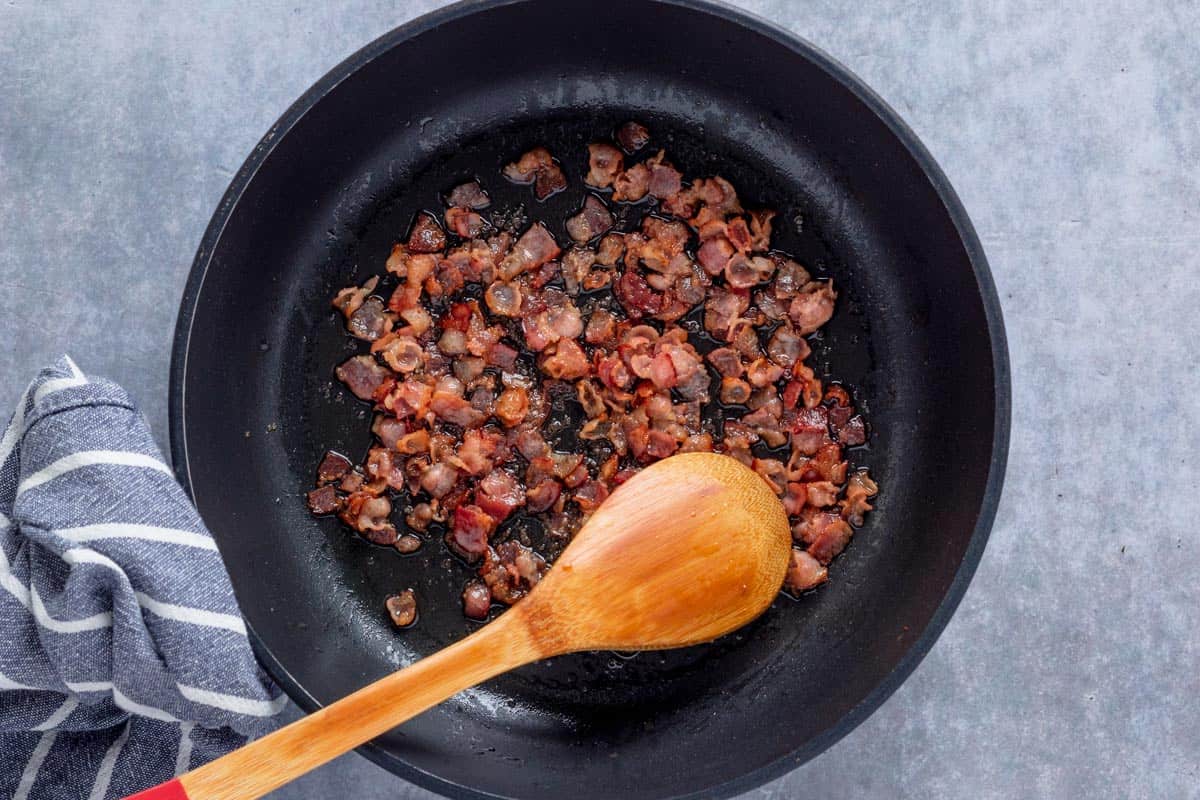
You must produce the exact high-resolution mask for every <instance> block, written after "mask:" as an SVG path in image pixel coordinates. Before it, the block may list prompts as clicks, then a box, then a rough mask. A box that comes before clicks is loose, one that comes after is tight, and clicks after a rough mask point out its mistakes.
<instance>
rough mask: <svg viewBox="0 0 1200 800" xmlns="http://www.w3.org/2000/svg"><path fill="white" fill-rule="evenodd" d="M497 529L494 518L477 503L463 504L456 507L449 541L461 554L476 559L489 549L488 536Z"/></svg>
mask: <svg viewBox="0 0 1200 800" xmlns="http://www.w3.org/2000/svg"><path fill="white" fill-rule="evenodd" d="M495 530H496V520H494V519H492V517H491V516H489V515H488V514H487V513H485V512H484V510H483V509H482V508H480V507H479V506H477V505H462V506H459V507H458V508H456V509H454V521H453V523H452V524H451V527H450V536H449V538H448V540H447V541H448V543H449V544H450V546H451V547H453V548H454V549H455V550H456V551H457V552H458V554H459V555H461V556H463V557H464V558H467V559H470V560H472V561H473V560H475V559H477V558H478V557H479V556H481V555H483V554H484V552H485V551H486V550H487V549H488V537H489V536H491V535H492V532H493V531H495Z"/></svg>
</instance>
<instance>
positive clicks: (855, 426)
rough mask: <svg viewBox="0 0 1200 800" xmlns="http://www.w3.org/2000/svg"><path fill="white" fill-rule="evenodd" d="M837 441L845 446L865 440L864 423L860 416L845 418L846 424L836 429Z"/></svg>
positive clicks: (858, 443) (855, 444)
mask: <svg viewBox="0 0 1200 800" xmlns="http://www.w3.org/2000/svg"><path fill="white" fill-rule="evenodd" d="M837 439H838V441H839V442H840V443H841V444H842V445H844V446H846V447H855V446H857V445H860V444H863V443H865V442H866V441H867V428H866V423H864V422H863V418H862V417H860V416H857V415H856V416H853V417H851V418H850V419H848V420H846V424H845V425H843V426H841V427H840V428H838V429H837Z"/></svg>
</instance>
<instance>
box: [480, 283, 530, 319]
mask: <svg viewBox="0 0 1200 800" xmlns="http://www.w3.org/2000/svg"><path fill="white" fill-rule="evenodd" d="M483 299H484V302H486V303H487V307H488V310H490V311H491V312H492V313H493V314H497V315H499V316H501V317H516V316H520V314H521V300H522V295H521V286H520V284H518V283H505V282H503V281H496V282H495V283H493V284H492V285H490V286H488V288H487V291H485V292H484V294H483Z"/></svg>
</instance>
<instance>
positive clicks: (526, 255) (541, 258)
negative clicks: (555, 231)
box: [500, 222, 562, 281]
mask: <svg viewBox="0 0 1200 800" xmlns="http://www.w3.org/2000/svg"><path fill="white" fill-rule="evenodd" d="M561 252H562V250H561V249H560V248H559V246H558V242H556V241H554V237H553V236H552V235H551V234H550V231H548V230H546V226H545V225H543V224H542V223H540V222H539V223H536V224H534V225H531V226H530V228H529V230H527V231H525V233H523V234H521V238H519V239H517V241H516V243H515V244H514V245H513V248H512V251H511V252H510V253H509V254H508V255H507V256H505V257H504V260H503V261H501V262H500V276H501V277H502V278H503V279H504V280H506V281H510V280H512V279H513V278H515V277H517V276H518V275H520V274H521V273H522V272H528V271H529V270H533V269H537V268H538V267H540V266H542V265H543V264H545V263H546V262H548V261H550V260H551V259H554V258H557V257H558V254H559V253H561Z"/></svg>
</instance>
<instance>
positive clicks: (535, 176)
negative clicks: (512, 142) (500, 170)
mask: <svg viewBox="0 0 1200 800" xmlns="http://www.w3.org/2000/svg"><path fill="white" fill-rule="evenodd" d="M504 177H506V178H508V179H509V180H510V181H512V182H513V183H532V184H533V193H534V194H535V195H536V196H537V199H538V200H545V199H546V198H547V197H549V196H550V195H552V194H554V193H555V192H558V191H561V190H563V189H565V188H567V177H566V175H564V174H563V171H562V168H561V167H560V166H559V165H558V164H557V163H556V162H555V160H554V157H553V156H551V155H550V151H549V150H547V149H546V148H544V147H535V148H533V149H532V150H530V151H529V152H528V153H525V154H524V155H522V156H521V158H520V159H518V160H517V161H516V162H514V163H512V164H509V165H508V166H507V167H505V168H504Z"/></svg>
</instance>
